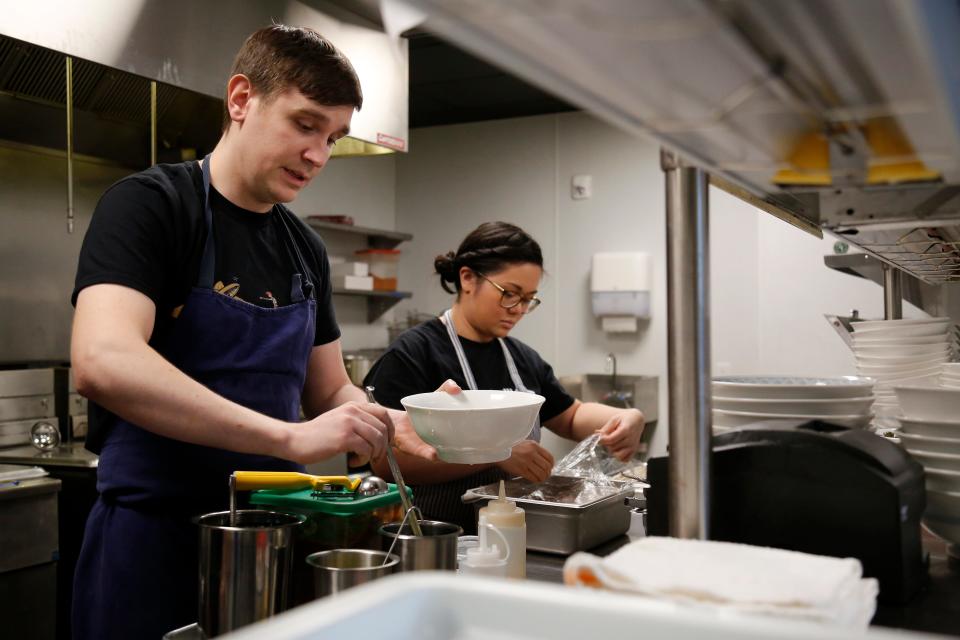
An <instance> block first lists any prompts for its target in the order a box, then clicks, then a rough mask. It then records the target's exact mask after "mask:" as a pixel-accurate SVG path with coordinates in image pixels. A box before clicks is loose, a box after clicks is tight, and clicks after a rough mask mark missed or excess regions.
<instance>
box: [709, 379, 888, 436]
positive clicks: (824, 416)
mask: <svg viewBox="0 0 960 640" xmlns="http://www.w3.org/2000/svg"><path fill="white" fill-rule="evenodd" d="M872 389H873V381H872V380H870V379H868V378H861V377H857V376H843V377H838V378H798V377H793V376H722V377H719V378H714V379H713V430H714V433H720V432H723V431H728V430H729V429H732V428H734V427H740V426H743V425H746V424H750V423H752V422H764V421H767V420H822V421H824V422H831V423H833V424H838V425H841V426H845V427H858V428H859V427H865V426H867V425H869V424H870V420H871V418H872V415H871V413H870V406H871V405H872V404H873V401H874V397H873V395H872Z"/></svg>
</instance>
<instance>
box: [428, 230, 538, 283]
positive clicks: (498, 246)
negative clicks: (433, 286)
mask: <svg viewBox="0 0 960 640" xmlns="http://www.w3.org/2000/svg"><path fill="white" fill-rule="evenodd" d="M522 262H530V263H533V264H535V265H537V266H538V267H540V268H543V253H541V251H540V245H539V244H537V241H536V240H534V239H533V238H531V237H530V236H529V235H527V232H526V231H524V230H523V229H521V228H520V227H518V226H516V225H513V224H510V223H509V222H484V223H483V224H482V225H480V226H479V227H477V228H476V229H474V230H473V231H471V232H470V234H469V235H468V236H467V237H466V238H464V239H463V242H461V243H460V247H459V248H458V249H457V252H456V253H454V252H453V251H450V252H448V253H447V254H446V255H442V256H437V258H436V260H434V261H433V268H434V269H436V270H437V273H439V274H440V286H441V287H443V290H444V291H447V292H448V293H459V292H460V268H461V267H468V268H470V269H472V270H473V271H476V272H478V273H482V274H488V273H496V272H497V271H500V270H501V269H503V268H504V267H506V266H508V265H511V264H518V263H522ZM448 283H449V284H452V285H453V286H454V287H455V288H454V289H451V288H450V287H449V286H448Z"/></svg>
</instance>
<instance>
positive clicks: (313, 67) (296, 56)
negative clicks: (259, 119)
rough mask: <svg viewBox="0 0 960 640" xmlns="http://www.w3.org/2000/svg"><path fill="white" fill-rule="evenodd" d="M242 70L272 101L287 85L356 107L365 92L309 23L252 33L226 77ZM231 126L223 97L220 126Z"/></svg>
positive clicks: (328, 103) (326, 101) (314, 96)
mask: <svg viewBox="0 0 960 640" xmlns="http://www.w3.org/2000/svg"><path fill="white" fill-rule="evenodd" d="M240 73H242V74H243V75H245V76H247V78H249V79H250V84H251V86H252V87H253V88H254V90H256V91H257V92H259V93H260V95H262V96H264V99H266V100H270V99H271V98H272V97H274V96H276V95H277V94H278V93H281V92H283V91H286V90H287V89H289V88H290V87H294V88H296V89H299V90H300V92H301V93H303V95H305V96H306V97H308V98H310V99H311V100H313V101H314V102H317V103H318V104H322V105H325V106H328V107H339V106H345V105H352V106H354V107H356V108H357V111H359V110H360V107H362V106H363V91H362V90H361V89H360V79H359V78H358V77H357V72H356V71H354V69H353V65H352V64H350V61H349V60H347V58H346V56H344V55H343V54H342V53H340V51H339V50H338V49H337V48H336V47H335V46H333V45H332V44H331V43H330V41H329V40H327V39H326V38H324V37H323V36H322V35H320V34H319V33H317V32H316V31H314V30H313V29H310V28H309V27H290V26H287V25H283V24H274V25H270V26H269V27H264V28H263V29H260V30H259V31H257V32H255V33H253V34H252V35H251V36H250V37H249V38H247V40H246V42H244V43H243V46H242V47H240V51H238V52H237V57H236V58H235V59H234V61H233V69H232V70H231V71H230V77H233V76H235V75H237V74H240ZM229 126H230V114H229V112H228V111H227V106H226V102H224V106H223V130H224V131H226V130H227V128H228V127H229Z"/></svg>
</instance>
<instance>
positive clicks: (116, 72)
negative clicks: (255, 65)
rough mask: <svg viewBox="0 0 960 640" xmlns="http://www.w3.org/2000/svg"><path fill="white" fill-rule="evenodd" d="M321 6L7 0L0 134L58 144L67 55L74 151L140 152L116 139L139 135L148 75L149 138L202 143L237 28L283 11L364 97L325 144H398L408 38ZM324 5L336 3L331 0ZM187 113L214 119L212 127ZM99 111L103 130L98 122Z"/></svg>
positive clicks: (393, 147)
mask: <svg viewBox="0 0 960 640" xmlns="http://www.w3.org/2000/svg"><path fill="white" fill-rule="evenodd" d="M325 7H326V5H325V3H323V2H320V1H313V2H309V3H306V2H297V1H294V0H260V1H257V2H232V1H230V0H210V1H206V2H194V1H190V0H129V1H125V2H120V3H118V2H113V1H111V0H84V2H69V1H65V0H33V1H32V2H21V3H13V4H11V5H10V6H7V7H5V8H4V15H3V18H2V19H0V116H2V118H0V119H2V120H3V121H4V122H6V124H5V125H4V124H0V138H3V139H6V140H11V141H14V142H22V143H28V144H37V145H38V146H53V147H59V148H62V146H63V140H64V138H65V133H64V127H63V124H62V123H63V116H62V108H63V105H64V104H65V101H66V78H65V72H64V57H65V56H71V57H72V58H74V64H75V69H74V72H73V91H74V109H75V110H76V112H77V114H78V115H77V118H78V121H77V123H76V126H75V132H76V134H75V135H76V136H77V137H78V141H77V144H78V149H77V150H78V152H79V153H85V154H88V155H93V156H98V157H107V158H109V159H111V160H117V159H119V160H120V161H121V162H122V163H123V164H131V165H134V166H135V165H137V164H140V165H142V164H143V163H142V162H137V158H131V157H129V156H130V155H131V154H130V152H129V151H126V152H124V151H123V150H122V147H127V148H129V147H130V146H131V145H135V144H139V145H140V146H141V147H143V146H144V144H146V145H148V144H149V143H148V142H147V143H144V142H143V137H144V133H143V128H144V127H145V126H146V127H149V125H150V110H151V103H150V100H151V98H150V81H151V80H155V81H157V86H158V90H157V99H156V103H157V115H158V117H157V122H158V128H159V129H160V131H158V138H160V139H161V140H165V141H166V143H167V145H168V146H171V145H173V146H176V145H180V146H182V147H189V148H193V149H199V150H201V151H202V150H210V149H212V146H213V144H215V143H216V139H217V138H218V137H219V120H220V115H219V113H220V110H221V109H222V106H221V105H222V97H223V91H224V87H225V86H226V79H227V75H228V73H229V71H230V66H231V64H232V62H233V56H234V55H235V54H236V51H237V49H238V48H239V47H240V45H241V44H242V43H243V40H244V38H245V37H246V36H247V35H249V34H250V33H252V32H253V31H255V30H256V29H258V28H260V27H263V26H265V25H268V24H270V23H271V22H283V23H289V24H296V25H301V26H309V27H312V28H314V29H316V30H317V31H319V32H320V33H322V34H323V35H325V36H326V37H328V38H329V39H330V40H331V41H332V42H333V43H334V44H336V46H337V47H338V48H340V49H341V50H342V51H343V52H344V54H345V55H346V56H347V57H348V58H350V61H351V62H352V63H353V65H354V67H355V68H356V70H357V73H358V75H359V76H360V81H361V84H362V87H363V93H364V104H363V109H362V110H360V111H359V112H357V113H356V114H355V115H354V118H353V122H352V125H351V135H350V137H349V139H348V140H346V141H344V142H342V143H341V144H338V145H337V150H336V152H335V155H351V156H352V155H372V154H381V153H391V152H395V151H407V150H408V142H407V141H408V50H407V43H406V41H404V40H401V39H397V38H391V37H389V36H388V35H386V34H384V33H381V32H380V31H379V30H378V29H377V28H376V26H374V25H371V26H365V25H363V24H359V23H360V22H362V21H361V20H352V21H347V20H338V19H335V18H333V17H331V16H330V15H328V13H325V12H324V9H325ZM330 9H331V12H332V13H335V14H337V15H340V16H343V15H344V13H343V10H342V9H340V8H338V7H330ZM38 105H39V106H38ZM57 108H59V109H60V111H59V112H58V111H57ZM195 120H201V121H202V122H204V123H206V124H208V125H209V123H213V131H210V129H211V127H210V126H203V127H201V126H197V124H196V123H195V122H194V121H195ZM106 123H109V124H110V127H109V129H110V133H109V134H106V133H98V132H99V131H100V130H102V129H104V128H106V127H107V124H106ZM211 135H212V136H213V138H212V140H211V139H209V138H210V137H211ZM84 137H85V138H86V139H87V145H86V146H87V147H88V148H89V149H88V150H85V149H84V142H83V140H84ZM121 142H122V144H121ZM114 147H116V148H114ZM177 151H179V149H178V150H177ZM133 155H134V156H136V155H137V154H136V153H134V154H133ZM177 159H179V158H177Z"/></svg>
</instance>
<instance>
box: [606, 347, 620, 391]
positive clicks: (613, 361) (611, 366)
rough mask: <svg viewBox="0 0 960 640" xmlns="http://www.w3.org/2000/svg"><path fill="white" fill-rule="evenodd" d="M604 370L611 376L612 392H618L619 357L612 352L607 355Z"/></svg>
mask: <svg viewBox="0 0 960 640" xmlns="http://www.w3.org/2000/svg"><path fill="white" fill-rule="evenodd" d="M603 370H604V372H605V373H609V374H610V389H611V390H612V391H616V390H617V356H615V355H614V354H613V353H612V352H611V353H608V354H607V360H606V362H604V364H603Z"/></svg>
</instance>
